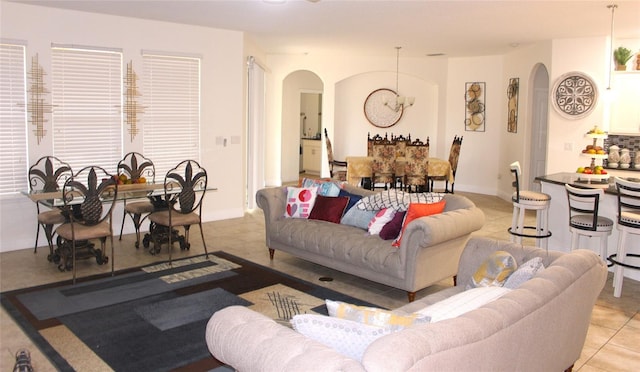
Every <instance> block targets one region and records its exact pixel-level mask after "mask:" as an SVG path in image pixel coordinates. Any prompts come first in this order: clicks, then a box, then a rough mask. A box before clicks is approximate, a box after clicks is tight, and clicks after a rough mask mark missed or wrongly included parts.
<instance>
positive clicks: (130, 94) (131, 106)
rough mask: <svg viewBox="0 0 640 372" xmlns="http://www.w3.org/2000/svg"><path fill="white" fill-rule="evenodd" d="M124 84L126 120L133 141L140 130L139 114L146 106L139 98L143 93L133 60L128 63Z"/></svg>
mask: <svg viewBox="0 0 640 372" xmlns="http://www.w3.org/2000/svg"><path fill="white" fill-rule="evenodd" d="M124 86H125V90H124V110H123V111H124V114H125V118H124V120H125V122H126V124H127V125H128V126H129V128H128V130H129V135H130V136H131V142H133V139H134V138H135V137H136V134H138V132H139V131H140V130H139V128H138V122H139V121H140V117H139V116H138V114H143V113H144V109H145V107H144V106H141V105H140V104H139V103H138V100H137V98H138V97H140V96H141V94H140V92H139V91H138V75H137V74H136V72H135V71H134V70H133V62H132V61H129V63H127V71H126V73H125V75H124Z"/></svg>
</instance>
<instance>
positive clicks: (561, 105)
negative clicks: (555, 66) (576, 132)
mask: <svg viewBox="0 0 640 372" xmlns="http://www.w3.org/2000/svg"><path fill="white" fill-rule="evenodd" d="M551 92H552V93H551V94H552V97H551V101H552V103H553V107H554V108H555V109H556V111H557V112H558V114H560V115H561V116H562V117H564V118H565V119H570V120H577V119H582V118H583V117H585V116H588V115H589V114H591V112H592V111H593V109H594V108H595V107H596V103H597V102H598V88H597V86H596V84H595V83H594V81H593V79H591V77H590V76H588V75H587V74H584V73H582V72H578V71H574V72H569V73H566V74H564V75H562V76H560V77H559V78H558V80H556V83H555V84H554V86H553V90H552V91H551Z"/></svg>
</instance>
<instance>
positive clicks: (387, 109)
mask: <svg viewBox="0 0 640 372" xmlns="http://www.w3.org/2000/svg"><path fill="white" fill-rule="evenodd" d="M396 97H397V94H396V92H394V91H393V90H391V89H386V88H381V89H376V90H374V91H373V92H371V93H370V94H369V95H368V96H367V99H365V100H364V116H365V117H366V118H367V120H368V121H369V123H371V124H373V125H375V126H376V127H378V128H389V127H392V126H394V125H395V124H396V123H397V122H398V121H400V118H401V117H402V111H403V108H402V106H400V107H399V108H398V111H395V110H394V109H393V107H391V106H388V105H386V104H385V103H387V102H394V100H395V99H396Z"/></svg>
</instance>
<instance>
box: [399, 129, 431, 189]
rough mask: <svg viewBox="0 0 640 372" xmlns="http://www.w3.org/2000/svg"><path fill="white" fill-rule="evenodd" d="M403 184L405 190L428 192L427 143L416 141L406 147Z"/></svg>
mask: <svg viewBox="0 0 640 372" xmlns="http://www.w3.org/2000/svg"><path fill="white" fill-rule="evenodd" d="M404 158H405V160H406V163H405V167H404V179H403V184H404V187H405V189H406V190H408V191H412V188H413V190H414V191H416V192H419V191H428V188H429V181H428V179H429V142H428V141H427V143H426V144H425V143H424V142H422V141H420V140H419V139H416V140H415V141H413V142H412V143H410V144H408V145H406V147H405V156H404Z"/></svg>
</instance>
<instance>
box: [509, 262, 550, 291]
mask: <svg viewBox="0 0 640 372" xmlns="http://www.w3.org/2000/svg"><path fill="white" fill-rule="evenodd" d="M542 270H544V263H543V262H542V257H534V258H532V259H530V260H529V261H527V262H525V263H523V264H522V265H520V266H518V269H517V270H516V271H514V272H513V274H511V275H509V277H508V278H507V281H505V282H504V285H503V287H505V288H511V289H516V288H518V287H520V286H521V285H522V283H524V282H526V281H527V280H529V279H531V278H533V276H534V275H536V274H537V273H538V272H539V271H542Z"/></svg>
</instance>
